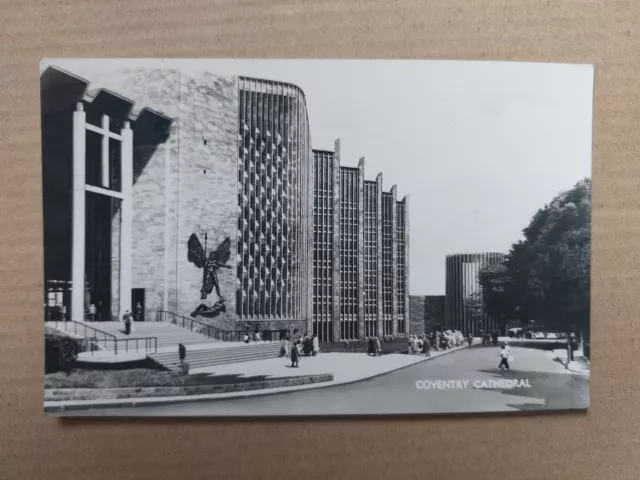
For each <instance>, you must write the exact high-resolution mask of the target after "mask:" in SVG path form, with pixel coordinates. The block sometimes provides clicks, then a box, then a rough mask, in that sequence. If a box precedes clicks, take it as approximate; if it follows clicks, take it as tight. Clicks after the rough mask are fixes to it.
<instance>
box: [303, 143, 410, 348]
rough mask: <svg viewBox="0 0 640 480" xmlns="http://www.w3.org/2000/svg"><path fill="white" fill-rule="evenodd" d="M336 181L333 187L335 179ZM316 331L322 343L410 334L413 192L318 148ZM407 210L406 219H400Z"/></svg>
mask: <svg viewBox="0 0 640 480" xmlns="http://www.w3.org/2000/svg"><path fill="white" fill-rule="evenodd" d="M332 181H333V184H332ZM313 194H314V210H313V219H314V242H313V245H314V252H313V262H314V267H313V274H314V276H313V318H312V330H313V333H315V334H316V335H318V337H319V338H320V341H338V340H341V341H342V340H363V339H365V338H366V337H370V336H382V335H393V336H398V335H401V336H404V335H406V331H407V327H406V312H407V311H408V303H409V297H408V291H409V288H408V285H409V278H408V275H409V269H408V258H409V250H408V245H409V242H408V234H409V222H408V197H405V199H403V200H402V201H397V200H396V196H397V195H396V188H395V186H394V187H393V188H392V189H391V191H390V192H383V191H382V175H378V177H377V178H376V180H375V181H366V180H364V159H361V160H360V162H359V164H358V167H357V168H355V167H345V166H340V143H339V141H337V142H336V145H335V149H334V151H333V152H331V151H325V150H314V188H313ZM399 215H401V216H402V218H399V217H398V216H399Z"/></svg>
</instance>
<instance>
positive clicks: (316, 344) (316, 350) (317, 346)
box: [312, 335, 320, 357]
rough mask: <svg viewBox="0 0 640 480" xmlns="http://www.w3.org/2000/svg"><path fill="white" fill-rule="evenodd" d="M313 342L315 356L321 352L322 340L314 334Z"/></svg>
mask: <svg viewBox="0 0 640 480" xmlns="http://www.w3.org/2000/svg"><path fill="white" fill-rule="evenodd" d="M312 344H313V356H314V357H315V356H316V355H318V353H319V352H320V341H319V340H318V336H317V335H314V336H313V337H312Z"/></svg>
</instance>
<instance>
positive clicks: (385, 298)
mask: <svg viewBox="0 0 640 480" xmlns="http://www.w3.org/2000/svg"><path fill="white" fill-rule="evenodd" d="M395 214H396V212H395V201H394V199H393V195H392V194H391V193H386V192H385V193H383V194H382V334H383V335H393V317H394V304H395V301H394V300H395V299H394V295H395V293H396V292H395V288H394V287H395V281H396V278H395V272H394V263H395V262H394V261H393V260H394V256H393V250H394V249H393V244H394V240H395V239H394V228H393V223H394V222H393V220H394V217H395Z"/></svg>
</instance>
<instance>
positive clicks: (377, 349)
mask: <svg viewBox="0 0 640 480" xmlns="http://www.w3.org/2000/svg"><path fill="white" fill-rule="evenodd" d="M375 341H376V353H377V354H378V355H380V356H382V347H381V346H380V339H379V338H378V337H376V338H375Z"/></svg>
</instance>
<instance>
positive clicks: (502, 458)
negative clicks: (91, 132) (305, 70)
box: [0, 0, 640, 480]
mask: <svg viewBox="0 0 640 480" xmlns="http://www.w3.org/2000/svg"><path fill="white" fill-rule="evenodd" d="M0 9H1V10H0V11H1V12H2V15H1V16H0V24H1V28H0V31H1V32H2V41H1V42H0V86H1V90H0V91H1V92H2V101H1V102H0V123H1V128H0V131H1V132H2V134H1V135H0V161H1V162H2V174H1V175H0V201H1V208H0V222H1V223H0V224H1V225H2V228H1V229H0V267H1V268H2V272H1V274H0V302H1V306H2V308H1V309H0V317H1V318H0V353H1V354H0V408H1V411H0V478H2V479H5V478H6V479H18V478H19V479H43V478H47V479H52V480H53V479H56V478H64V479H66V480H72V479H83V480H86V479H91V480H98V479H109V480H112V479H116V478H117V479H126V478H137V479H143V478H150V479H160V478H181V479H187V478H188V479H191V478H194V479H195V478H225V479H232V478H287V477H288V478H292V477H294V478H305V480H310V479H311V478H320V479H326V478H339V477H340V478H409V477H411V478H441V479H458V478H460V479H465V480H469V479H476V478H480V479H482V478H490V479H495V480H498V479H503V478H505V479H511V478H514V479H516V478H517V479H522V480H524V479H542V478H548V479H555V478H557V479H570V478H577V479H580V480H586V479H591V478H594V479H599V480H602V479H609V478H611V479H616V480H622V479H634V480H635V479H638V478H640V456H639V455H638V432H639V428H640V410H639V409H638V405H640V388H639V386H640V380H639V377H638V375H637V372H638V368H637V364H636V361H637V352H638V348H637V345H638V340H640V333H639V332H640V329H639V328H638V323H637V322H638V318H637V316H638V313H639V311H640V309H639V298H640V296H639V295H638V291H639V288H638V287H639V286H640V278H639V274H638V259H640V162H639V158H638V155H639V153H640V147H639V145H640V143H639V136H640V80H639V79H640V62H639V61H638V52H640V33H639V31H638V21H639V20H640V3H634V2H607V1H603V0H568V1H563V2H560V1H554V0H551V1H548V2H533V1H524V2H514V1H510V0H485V1H476V2H463V1H460V0H450V1H447V2H423V1H419V0H400V1H394V2H393V1H392V2H389V1H380V0H375V1H370V2H349V1H344V2H338V1H336V2H324V1H317V0H316V1H314V0H310V1H300V2H294V1H285V2H282V1H280V2H263V3H261V2H258V1H255V0H250V1H239V0H237V1H231V0H220V1H212V2H195V1H191V0H183V1H176V0H161V1H156V2H145V1H141V2H115V1H114V2H91V1H79V0H65V1H58V0H52V1H49V2H36V1H33V0H22V1H16V0H13V1H3V2H2V3H1V4H0ZM43 57H205V58H206V57H278V58H288V57H296V58H302V57H304V58H414V59H465V60H466V59H479V60H509V61H540V62H567V63H593V64H595V104H594V136H593V142H594V148H593V185H594V189H593V193H594V197H593V261H592V272H593V280H592V315H591V318H592V321H591V328H592V335H591V345H592V350H591V352H592V353H591V360H592V373H591V375H592V382H591V407H590V410H589V412H588V413H584V412H579V413H562V414H553V413H540V414H537V413H536V414H505V415H470V416H447V417H431V416H429V417H412V418H370V419H353V420H344V419H339V420H338V419H329V420H326V419H325V420H313V421H311V420H309V421H304V420H300V419H296V420H283V419H274V420H260V421H238V420H234V421H224V420H209V419H190V420H187V419H180V420H171V419H149V420H117V419H110V420H91V419H73V420H67V421H63V420H59V419H55V418H49V417H46V416H45V415H44V414H43V412H42V382H43V348H42V344H43V336H42V321H41V318H42V300H41V299H42V289H43V274H42V268H43V261H42V193H41V158H40V113H39V70H38V62H39V61H40V59H41V58H43ZM363 81H366V79H363ZM634 272H635V273H634Z"/></svg>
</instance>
